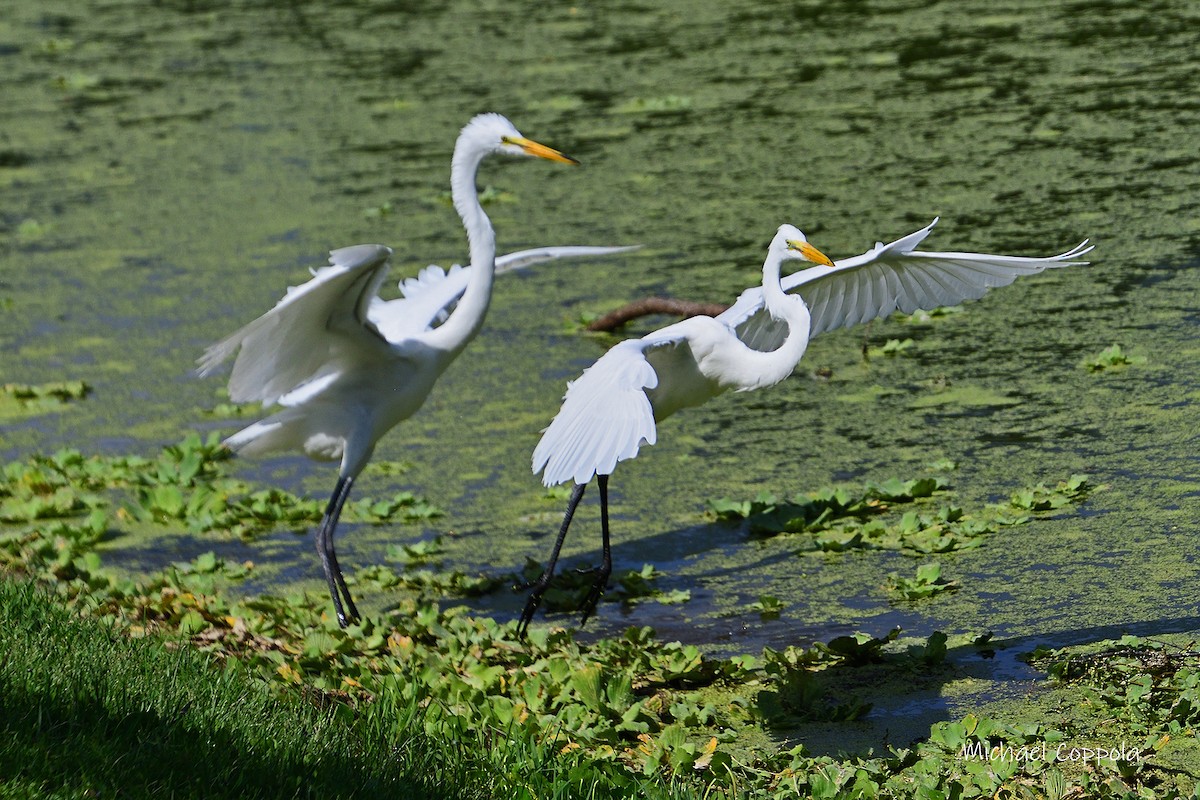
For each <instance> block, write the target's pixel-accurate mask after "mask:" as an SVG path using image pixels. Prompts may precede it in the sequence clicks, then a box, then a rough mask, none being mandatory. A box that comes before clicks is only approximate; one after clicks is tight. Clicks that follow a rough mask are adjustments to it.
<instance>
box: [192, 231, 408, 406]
mask: <svg viewBox="0 0 1200 800" xmlns="http://www.w3.org/2000/svg"><path fill="white" fill-rule="evenodd" d="M391 255H392V251H391V249H390V248H388V247H384V246H383V245H376V244H362V245H356V246H354V247H343V248H341V249H339V250H334V251H333V252H331V253H330V254H329V261H330V266H328V267H323V268H321V269H319V270H316V271H315V272H314V273H313V277H312V280H310V281H308V282H307V283H305V284H303V285H301V286H294V287H291V288H289V289H288V291H287V294H286V295H284V297H283V299H282V300H280V301H279V302H278V303H276V304H275V307H274V308H272V309H271V310H270V311H268V312H267V313H266V314H263V315H262V316H261V317H259V318H258V319H256V320H254V321H253V322H251V323H250V324H249V325H246V326H245V327H244V328H242V329H241V330H239V331H237V332H236V333H234V334H232V335H231V336H229V337H227V338H225V339H223V340H222V341H220V342H218V343H217V344H214V345H213V346H212V347H209V348H208V349H207V350H206V351H205V352H204V355H203V356H202V357H201V358H200V359H199V363H200V369H199V372H200V374H201V375H208V374H209V373H211V372H212V371H213V370H215V369H216V368H217V366H218V365H219V364H220V363H221V362H223V361H225V360H226V359H228V358H230V357H231V356H233V355H234V353H237V359H236V360H235V361H234V364H233V372H232V374H231V375H230V378H229V397H230V399H231V400H233V401H234V402H235V403H245V402H250V401H255V400H258V401H261V402H263V403H266V404H268V405H269V404H272V403H274V402H275V401H276V400H277V399H278V398H279V397H280V396H281V395H284V394H286V393H287V392H289V391H291V390H292V389H294V388H296V387H297V386H300V385H301V384H303V383H304V382H306V381H309V380H311V379H312V378H313V377H314V376H316V375H317V373H318V372H319V371H320V370H321V369H322V367H323V366H325V365H326V364H327V362H328V360H329V358H330V356H331V353H332V351H333V348H334V347H336V344H335V343H334V342H332V341H331V340H330V338H329V336H328V332H329V331H331V330H332V331H336V332H338V333H340V334H343V335H344V336H348V337H351V339H352V340H353V341H354V342H355V344H361V345H363V346H366V347H375V346H381V347H386V345H387V343H386V341H384V339H383V337H382V334H380V332H379V330H378V329H377V328H376V327H375V326H374V324H372V322H371V321H370V320H369V319H368V309H369V307H370V304H371V301H372V300H373V299H375V296H376V293H377V292H378V291H379V287H380V284H381V283H382V282H383V279H384V278H385V277H386V275H387V269H388V266H389V258H390V257H391ZM239 348H240V351H239Z"/></svg>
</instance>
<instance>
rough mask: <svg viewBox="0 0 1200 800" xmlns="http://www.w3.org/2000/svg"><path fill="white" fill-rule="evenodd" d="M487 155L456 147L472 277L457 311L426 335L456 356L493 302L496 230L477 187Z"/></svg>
mask: <svg viewBox="0 0 1200 800" xmlns="http://www.w3.org/2000/svg"><path fill="white" fill-rule="evenodd" d="M487 154H488V152H487V151H486V150H481V149H479V148H477V147H471V146H470V145H469V144H464V142H463V141H462V140H461V139H460V140H459V142H458V144H456V145H455V147H454V158H453V160H452V162H451V164H450V196H451V197H452V198H453V200H454V208H455V210H457V211H458V215H459V216H460V217H462V221H463V227H464V228H466V229H467V245H468V248H469V251H470V257H471V277H470V281H469V282H468V283H467V289H466V291H465V292H463V296H462V298H460V299H459V301H458V306H457V307H456V308H455V309H454V313H452V314H451V315H450V317H449V318H448V319H447V320H446V321H445V322H444V323H442V324H441V325H440V326H439V327H438V328H436V329H435V330H434V331H433V332H432V333H431V334H430V335H429V336H428V337H426V343H427V344H429V345H430V346H432V347H435V348H437V349H440V350H442V351H445V352H448V353H450V354H451V355H452V356H453V355H457V354H458V353H459V352H460V351H461V350H462V349H463V348H464V347H466V346H467V343H468V342H470V341H471V340H472V339H473V338H475V334H477V333H479V329H480V328H481V327H483V318H484V317H485V316H486V315H487V310H488V305H489V304H490V303H491V301H492V281H493V279H494V278H495V270H496V233H495V231H494V230H492V222H491V220H489V219H488V215H487V214H485V213H484V211H483V206H482V205H481V204H480V202H479V192H478V190H477V189H476V187H475V176H476V175H477V174H478V172H479V164H480V163H481V162H482V161H483V159H484V157H485V156H486V155H487Z"/></svg>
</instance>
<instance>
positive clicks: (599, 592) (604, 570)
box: [579, 564, 612, 628]
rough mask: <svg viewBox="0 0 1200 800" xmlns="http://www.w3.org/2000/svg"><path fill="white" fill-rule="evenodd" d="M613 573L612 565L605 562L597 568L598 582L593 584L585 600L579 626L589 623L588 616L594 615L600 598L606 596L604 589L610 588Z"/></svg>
mask: <svg viewBox="0 0 1200 800" xmlns="http://www.w3.org/2000/svg"><path fill="white" fill-rule="evenodd" d="M610 575H612V565H611V564H605V565H603V566H601V567H600V568H599V569H597V570H596V582H595V583H593V584H592V590H591V591H590V592H588V596H587V597H586V598H585V599H584V601H583V608H582V610H583V618H582V619H580V620H579V627H581V628H582V627H583V626H584V625H586V624H587V621H588V617H590V616H592V614H593V613H595V611H596V604H597V603H599V602H600V598H601V597H603V596H604V591H605V590H606V589H607V588H608V578H609V576H610Z"/></svg>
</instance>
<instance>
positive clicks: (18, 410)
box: [0, 381, 92, 420]
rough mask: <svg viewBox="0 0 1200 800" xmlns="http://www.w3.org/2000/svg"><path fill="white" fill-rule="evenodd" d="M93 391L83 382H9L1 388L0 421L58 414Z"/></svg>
mask: <svg viewBox="0 0 1200 800" xmlns="http://www.w3.org/2000/svg"><path fill="white" fill-rule="evenodd" d="M91 391H92V387H91V386H89V385H88V384H87V383H85V382H83V381H56V382H54V383H43V384H40V385H37V386H32V385H29V384H24V383H6V384H4V385H3V386H0V420H2V419H13V418H16V417H25V416H34V415H36V414H45V413H47V412H50V411H58V410H59V409H61V408H62V407H63V406H66V405H68V404H69V403H71V402H73V401H75V400H82V399H83V398H85V397H87V396H88V394H90V393H91Z"/></svg>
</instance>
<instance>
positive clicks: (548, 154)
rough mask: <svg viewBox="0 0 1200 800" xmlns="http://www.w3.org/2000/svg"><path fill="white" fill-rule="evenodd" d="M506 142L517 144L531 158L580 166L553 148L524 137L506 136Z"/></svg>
mask: <svg viewBox="0 0 1200 800" xmlns="http://www.w3.org/2000/svg"><path fill="white" fill-rule="evenodd" d="M504 141H505V142H507V143H508V144H515V145H516V146H517V147H519V148H521V149H522V150H524V151H525V152H526V153H528V154H529V155H531V156H537V157H538V158H544V159H546V160H547V161H558V162H559V163H561V164H575V165H578V164H579V162H578V161H576V160H575V159H573V158H571V157H570V156H565V155H563V154H562V153H560V152H558V151H557V150H555V149H554V148H552V147H546V145H544V144H540V143H538V142H535V141H533V140H532V139H526V138H525V137H524V136H521V137H516V136H506V137H505V139H504Z"/></svg>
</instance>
